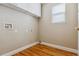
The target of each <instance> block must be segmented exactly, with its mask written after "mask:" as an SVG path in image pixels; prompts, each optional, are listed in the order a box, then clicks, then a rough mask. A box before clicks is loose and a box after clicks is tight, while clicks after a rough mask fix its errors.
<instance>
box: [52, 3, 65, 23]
mask: <svg viewBox="0 0 79 59" xmlns="http://www.w3.org/2000/svg"><path fill="white" fill-rule="evenodd" d="M63 22H65V4H58V5H55V6H54V7H53V8H52V23H63Z"/></svg>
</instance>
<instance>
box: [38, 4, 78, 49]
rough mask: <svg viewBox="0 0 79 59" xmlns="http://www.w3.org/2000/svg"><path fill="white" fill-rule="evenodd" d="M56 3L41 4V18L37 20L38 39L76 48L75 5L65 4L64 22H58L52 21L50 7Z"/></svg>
mask: <svg viewBox="0 0 79 59" xmlns="http://www.w3.org/2000/svg"><path fill="white" fill-rule="evenodd" d="M54 5H56V4H43V6H42V18H41V19H40V20H39V33H40V36H39V38H40V40H41V41H44V42H47V43H51V44H56V45H60V46H65V47H68V48H73V49H77V31H76V30H75V27H77V11H76V9H77V6H76V4H66V18H65V19H66V22H65V23H60V24H53V23H52V7H53V6H54Z"/></svg>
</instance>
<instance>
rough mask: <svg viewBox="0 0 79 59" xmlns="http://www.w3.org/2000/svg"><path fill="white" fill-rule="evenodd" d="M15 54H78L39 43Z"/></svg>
mask: <svg viewBox="0 0 79 59" xmlns="http://www.w3.org/2000/svg"><path fill="white" fill-rule="evenodd" d="M14 56H77V54H74V53H72V52H68V51H64V50H60V49H57V48H52V47H48V46H45V45H41V44H37V45H35V46H33V47H31V48H28V49H25V50H23V51H21V52H19V53H16V54H15V55H14Z"/></svg>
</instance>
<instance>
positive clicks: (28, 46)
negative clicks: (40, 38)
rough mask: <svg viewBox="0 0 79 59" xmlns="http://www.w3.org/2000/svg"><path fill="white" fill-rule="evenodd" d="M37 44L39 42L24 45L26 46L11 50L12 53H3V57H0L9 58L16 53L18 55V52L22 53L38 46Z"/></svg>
mask: <svg viewBox="0 0 79 59" xmlns="http://www.w3.org/2000/svg"><path fill="white" fill-rule="evenodd" d="M38 43H39V42H35V43H32V44H29V45H26V46H24V47H21V48H18V49H16V50H13V51H10V52H8V53H5V54H3V55H1V56H11V55H14V54H16V53H18V52H20V51H22V50H24V49H27V48H30V47H32V46H34V45H36V44H38Z"/></svg>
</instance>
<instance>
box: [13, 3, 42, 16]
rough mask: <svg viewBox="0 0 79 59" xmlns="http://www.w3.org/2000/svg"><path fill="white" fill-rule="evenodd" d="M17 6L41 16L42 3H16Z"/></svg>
mask: <svg viewBox="0 0 79 59" xmlns="http://www.w3.org/2000/svg"><path fill="white" fill-rule="evenodd" d="M14 5H16V6H17V7H20V8H22V9H24V10H27V11H29V12H31V13H32V14H35V15H37V16H39V17H40V16H41V4H40V3H14Z"/></svg>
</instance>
